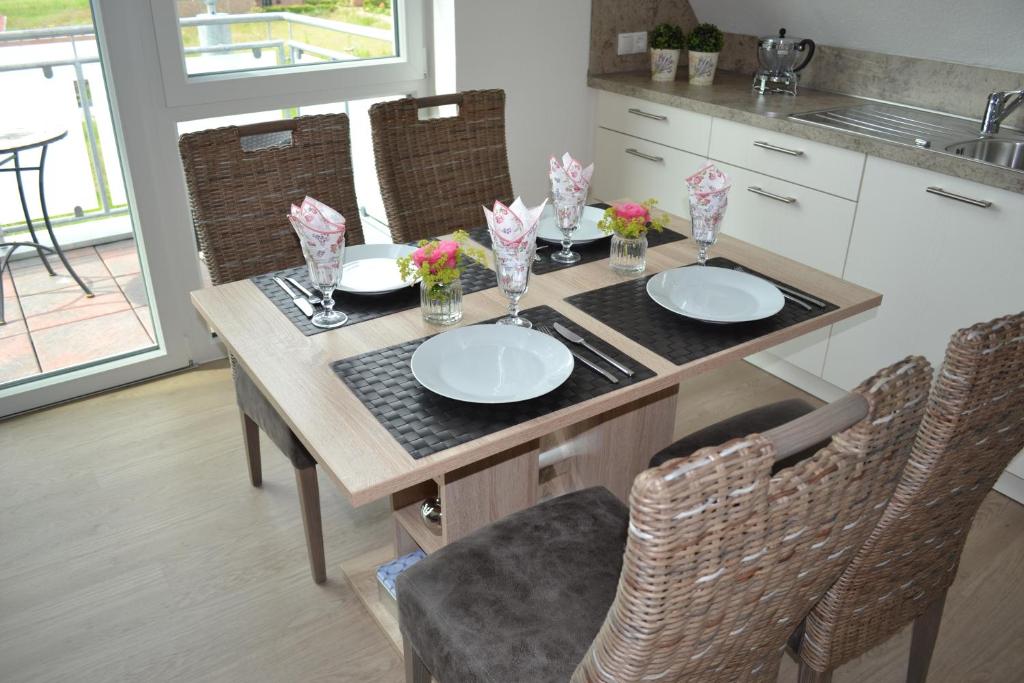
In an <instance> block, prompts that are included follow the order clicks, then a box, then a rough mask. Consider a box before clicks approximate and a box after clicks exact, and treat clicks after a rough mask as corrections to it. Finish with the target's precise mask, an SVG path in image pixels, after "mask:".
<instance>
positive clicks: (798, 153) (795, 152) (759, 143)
mask: <svg viewBox="0 0 1024 683" xmlns="http://www.w3.org/2000/svg"><path fill="white" fill-rule="evenodd" d="M754 147H760V148H761V149H767V150H771V151H772V152H782V153H783V154H788V155H789V156H791V157H802V156H803V155H804V152H803V150H802V149H789V148H787V147H779V146H777V145H773V144H771V143H770V142H764V141H763V140H755V141H754Z"/></svg>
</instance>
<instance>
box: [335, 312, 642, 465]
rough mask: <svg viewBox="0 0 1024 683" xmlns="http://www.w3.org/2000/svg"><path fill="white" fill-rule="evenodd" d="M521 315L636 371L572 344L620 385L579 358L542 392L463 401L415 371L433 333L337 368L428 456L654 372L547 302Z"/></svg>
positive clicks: (402, 439)
mask: <svg viewBox="0 0 1024 683" xmlns="http://www.w3.org/2000/svg"><path fill="white" fill-rule="evenodd" d="M522 315H523V316H525V317H526V318H528V319H529V320H530V321H531V322H532V323H533V324H534V327H535V328H536V327H537V326H539V325H548V326H550V325H552V324H553V323H554V322H556V321H557V322H560V323H562V324H563V325H565V326H566V327H568V328H569V329H571V330H573V331H575V332H577V333H578V334H581V335H583V336H584V337H585V338H586V339H587V340H588V341H589V342H590V343H591V344H592V345H593V346H595V347H597V348H598V349H601V351H604V352H605V353H607V354H608V355H609V356H611V357H612V358H614V359H616V360H617V361H619V362H620V363H622V364H623V365H625V366H626V367H628V368H630V369H631V370H633V372H634V375H633V376H632V377H626V376H625V375H623V374H622V373H621V372H618V371H617V370H615V369H613V368H611V367H610V366H609V365H608V363H606V362H605V361H603V360H600V359H599V358H597V357H596V356H594V355H593V354H592V353H591V352H590V351H588V350H586V349H583V348H581V347H578V346H574V347H573V349H574V350H575V351H578V352H579V353H580V354H581V355H583V356H585V357H587V358H589V359H590V360H595V361H597V362H598V363H599V364H600V365H601V366H602V367H604V368H605V369H607V370H609V371H610V372H612V373H613V374H614V375H615V376H616V377H618V379H619V383H618V384H613V383H611V382H609V381H608V380H607V379H606V378H604V377H602V376H601V375H599V374H597V373H596V372H594V371H593V370H591V369H590V368H588V367H587V366H585V365H584V364H583V363H580V362H579V361H577V362H576V365H575V367H574V368H573V371H572V374H571V375H570V376H569V379H567V380H566V381H565V383H564V384H562V386H560V387H558V388H557V389H555V390H554V391H552V392H550V393H548V394H545V395H544V396H539V397H537V398H534V399H530V400H528V401H520V402H518V403H505V404H502V405H480V404H475V403H465V402H462V401H455V400H453V399H450V398H445V397H443V396H439V395H437V394H435V393H433V392H431V391H429V390H427V389H425V388H423V387H422V386H421V385H420V384H419V382H417V381H416V379H415V378H414V377H413V376H412V371H411V370H410V369H409V361H410V359H411V358H412V354H413V351H415V350H416V349H417V347H419V345H420V344H422V343H423V342H424V341H425V340H427V339H429V337H423V338H421V339H414V340H412V341H409V342H405V343H404V344H398V345H396V346H391V347H389V348H386V349H379V350H377V351H371V352H369V353H364V354H361V355H359V356H353V357H352V358H345V359H344V360H339V361H336V362H334V363H332V364H331V369H332V370H334V372H335V373H336V374H337V375H338V377H340V378H341V380H342V381H343V382H345V384H346V385H348V387H349V389H351V390H352V392H353V393H354V394H355V395H356V396H357V397H358V398H359V400H360V401H362V402H363V405H365V406H366V407H367V409H368V410H369V411H370V412H371V413H373V416H374V417H376V418H377V420H378V421H379V422H380V423H381V424H382V425H384V427H385V428H386V429H387V430H388V432H390V433H391V435H392V436H393V437H394V438H395V440H396V441H398V443H400V444H402V447H403V448H404V449H405V450H406V451H408V452H409V454H410V455H411V456H412V457H413V458H422V457H424V456H427V455H430V454H431V453H436V452H438V451H443V450H444V449H446V448H451V447H452V446H458V445H459V444H463V443H466V442H468V441H472V440H473V439H477V438H480V437H481V436H484V435H486V434H492V433H494V432H497V431H500V430H502V429H505V428H507V427H511V426H513V425H517V424H520V423H522V422H526V421H527V420H532V419H534V418H536V417H540V416H541V415H547V414H548V413H551V412H554V411H556V410H561V409H562V408H567V407H569V406H571V405H575V404H577V403H580V402H582V401H586V400H588V399H591V398H594V397H596V396H601V395H602V394H606V393H608V392H610V391H615V390H616V389H621V388H622V387H627V386H630V385H631V384H636V383H637V382H640V381H643V380H645V379H649V378H651V377H654V372H652V371H651V370H650V369H649V368H647V367H645V366H643V365H641V364H640V363H638V362H637V361H635V360H633V359H632V358H630V357H629V356H626V355H624V354H622V353H621V352H619V351H617V350H616V349H614V348H613V347H612V346H610V345H608V344H606V343H605V342H603V341H601V340H600V339H598V338H597V337H596V336H594V335H593V334H591V333H590V332H589V331H587V330H586V329H584V328H582V327H580V326H579V325H576V324H575V323H573V322H572V321H571V320H569V319H568V318H566V317H565V316H563V315H561V314H559V313H557V312H556V311H555V310H554V309H552V308H550V307H548V306H537V307H534V308H530V309H527V310H526V311H523V313H522ZM495 320H497V318H495ZM488 322H491V321H488Z"/></svg>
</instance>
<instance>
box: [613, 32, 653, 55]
mask: <svg viewBox="0 0 1024 683" xmlns="http://www.w3.org/2000/svg"><path fill="white" fill-rule="evenodd" d="M646 51H647V31H637V32H635V33H620V34H619V49H618V53H619V54H620V55H635V54H638V53H640V52H646Z"/></svg>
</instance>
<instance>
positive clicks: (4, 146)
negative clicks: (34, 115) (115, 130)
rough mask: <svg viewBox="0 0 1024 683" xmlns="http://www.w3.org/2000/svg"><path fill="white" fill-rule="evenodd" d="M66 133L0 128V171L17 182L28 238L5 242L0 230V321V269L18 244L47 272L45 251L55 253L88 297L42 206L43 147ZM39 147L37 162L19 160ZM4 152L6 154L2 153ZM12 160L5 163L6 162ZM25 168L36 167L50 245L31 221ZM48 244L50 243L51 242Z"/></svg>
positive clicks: (43, 200) (89, 294)
mask: <svg viewBox="0 0 1024 683" xmlns="http://www.w3.org/2000/svg"><path fill="white" fill-rule="evenodd" d="M67 134H68V131H67V129H64V128H40V129H37V130H34V129H28V128H18V129H15V130H9V131H6V132H0V173H13V174H14V177H15V178H16V179H17V182H18V198H19V199H20V200H21V210H22V212H23V213H24V214H25V225H27V226H28V232H29V235H31V238H32V239H31V241H15V242H8V241H6V240H5V239H4V236H3V231H2V230H0V324H2V323H3V322H4V304H3V300H4V297H3V274H4V269H5V268H7V266H8V264H9V263H10V260H11V256H13V255H14V252H15V251H17V249H18V248H20V247H31V248H33V249H35V250H36V251H37V252H38V253H39V258H40V259H42V261H43V265H44V266H46V270H47V271H48V272H49V273H50V275H56V274H57V273H56V272H54V270H53V266H51V265H50V261H49V260H48V259H47V258H46V253H47V252H49V253H51V254H56V255H57V258H59V259H60V261H61V263H63V264H64V267H65V268H66V269H67V271H68V274H69V275H71V277H72V278H74V280H75V282H77V283H78V286H79V287H81V288H82V291H83V292H85V295H86V296H87V297H92V291H91V290H90V289H89V286H88V285H86V284H85V282H83V281H82V278H81V277H79V275H78V273H76V272H75V269H74V268H72V267H71V264H70V263H69V262H68V259H67V257H66V256H65V255H64V250H63V249H61V248H60V243H59V242H58V241H57V236H56V235H54V234H53V225H52V224H51V223H50V213H49V211H47V209H46V185H45V176H46V174H45V173H44V169H45V168H46V151H47V149H49V146H50V144H51V143H54V142H57V141H58V140H62V139H64V138H65V137H66V136H67ZM36 148H38V149H39V165H38V166H24V165H22V162H21V154H22V153H24V152H26V151H28V150H30V149H36ZM4 155H8V156H6V157H5V156H4ZM11 162H13V164H12V165H11V166H8V164H11ZM25 171H37V172H38V174H39V206H40V208H41V209H42V211H43V222H44V223H45V224H46V232H47V233H49V235H50V245H46V244H42V243H40V242H39V238H38V237H37V236H36V228H35V226H34V225H33V224H32V217H31V216H30V215H29V209H28V201H27V199H26V198H25V183H24V179H23V177H22V174H23V173H24V172H25ZM51 245H52V246H51Z"/></svg>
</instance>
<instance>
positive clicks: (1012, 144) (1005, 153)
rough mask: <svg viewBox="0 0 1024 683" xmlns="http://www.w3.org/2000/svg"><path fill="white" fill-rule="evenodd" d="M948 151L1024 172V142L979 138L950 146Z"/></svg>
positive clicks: (947, 148)
mask: <svg viewBox="0 0 1024 683" xmlns="http://www.w3.org/2000/svg"><path fill="white" fill-rule="evenodd" d="M946 151H947V152H951V153H953V154H956V155H957V156H960V157H967V158H968V159H977V160H978V161H984V162H987V163H989V164H996V165H997V166H1005V167H1006V168H1012V169H1013V170H1015V171H1024V142H1016V141H1014V140H1000V139H998V138H979V139H977V140H968V141H966V142H958V143H956V144H953V145H949V146H948V147H946Z"/></svg>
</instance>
